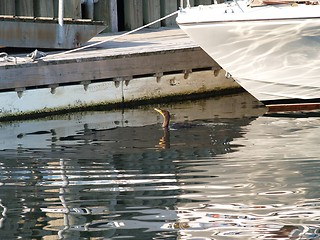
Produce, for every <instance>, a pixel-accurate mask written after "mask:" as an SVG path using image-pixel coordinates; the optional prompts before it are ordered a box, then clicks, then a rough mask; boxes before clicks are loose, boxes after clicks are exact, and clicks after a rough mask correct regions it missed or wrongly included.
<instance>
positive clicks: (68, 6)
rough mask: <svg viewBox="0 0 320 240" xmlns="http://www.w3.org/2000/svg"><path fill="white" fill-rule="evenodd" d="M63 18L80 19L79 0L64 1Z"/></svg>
mask: <svg viewBox="0 0 320 240" xmlns="http://www.w3.org/2000/svg"><path fill="white" fill-rule="evenodd" d="M64 18H72V19H81V18H82V14H81V0H66V1H64Z"/></svg>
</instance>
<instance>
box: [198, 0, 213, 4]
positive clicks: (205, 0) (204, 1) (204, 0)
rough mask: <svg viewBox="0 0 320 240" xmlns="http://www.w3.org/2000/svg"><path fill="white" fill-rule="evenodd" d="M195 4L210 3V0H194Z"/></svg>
mask: <svg viewBox="0 0 320 240" xmlns="http://www.w3.org/2000/svg"><path fill="white" fill-rule="evenodd" d="M195 4H196V5H210V4H212V0H195Z"/></svg>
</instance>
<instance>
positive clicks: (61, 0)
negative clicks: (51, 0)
mask: <svg viewBox="0 0 320 240" xmlns="http://www.w3.org/2000/svg"><path fill="white" fill-rule="evenodd" d="M63 5H64V0H59V12H58V24H59V31H58V34H59V36H58V44H60V45H62V44H63V41H64V28H63V15H64V12H63Z"/></svg>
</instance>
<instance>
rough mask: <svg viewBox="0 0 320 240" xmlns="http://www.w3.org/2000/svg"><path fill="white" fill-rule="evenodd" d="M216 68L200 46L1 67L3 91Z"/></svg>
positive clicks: (0, 75) (214, 63)
mask: <svg viewBox="0 0 320 240" xmlns="http://www.w3.org/2000/svg"><path fill="white" fill-rule="evenodd" d="M215 67H216V68H220V67H219V65H218V64H217V63H216V62H215V61H214V60H212V58H210V57H209V56H208V55H207V54H206V53H205V52H204V51H203V50H201V49H200V48H198V47H197V48H191V49H188V50H186V49H184V50H172V51H161V52H156V53H152V54H148V55H146V54H134V55H127V56H123V55H120V56H118V57H114V58H110V57H106V58H103V59H101V57H98V58H97V60H96V61H95V60H94V59H92V60H91V61H87V60H85V61H83V62H79V61H78V60H77V59H75V60H73V61H72V60H71V61H70V60H60V61H58V62H55V61H52V62H47V63H46V62H41V63H39V64H36V63H34V64H23V65H20V66H16V65H12V66H4V67H1V68H0V90H4V89H15V88H25V87H32V86H34V87H35V86H43V85H53V84H63V83H73V82H80V81H88V80H92V81H94V80H99V79H113V78H117V77H126V76H137V75H146V74H150V75H154V74H156V73H166V72H173V71H184V70H186V69H191V70H192V69H200V68H215ZM84 69H86V70H85V71H84ZM17 76H19V77H17Z"/></svg>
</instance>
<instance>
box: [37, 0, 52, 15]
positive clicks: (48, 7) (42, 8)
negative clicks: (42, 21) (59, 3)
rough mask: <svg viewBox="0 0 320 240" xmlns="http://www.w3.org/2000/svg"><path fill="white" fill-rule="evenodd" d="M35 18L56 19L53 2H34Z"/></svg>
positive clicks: (47, 0) (45, 0) (38, 0)
mask: <svg viewBox="0 0 320 240" xmlns="http://www.w3.org/2000/svg"><path fill="white" fill-rule="evenodd" d="M34 16H35V17H54V3H53V0H34Z"/></svg>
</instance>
